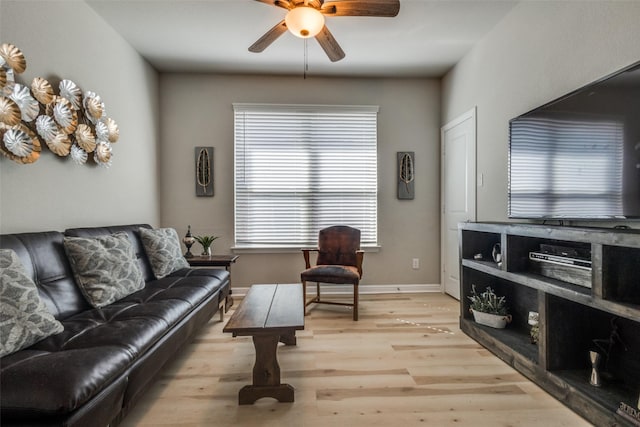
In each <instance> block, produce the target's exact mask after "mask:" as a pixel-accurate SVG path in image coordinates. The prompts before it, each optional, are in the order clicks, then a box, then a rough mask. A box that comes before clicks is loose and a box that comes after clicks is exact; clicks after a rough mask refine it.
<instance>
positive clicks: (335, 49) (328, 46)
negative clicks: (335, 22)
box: [316, 25, 345, 62]
mask: <svg viewBox="0 0 640 427" xmlns="http://www.w3.org/2000/svg"><path fill="white" fill-rule="evenodd" d="M316 40H318V43H320V46H321V47H322V49H323V50H324V52H325V53H326V54H327V56H328V57H329V59H330V60H331V62H336V61H340V60H341V59H342V58H344V57H345V54H344V51H343V50H342V48H341V47H340V45H339V44H338V42H337V41H336V39H335V38H334V37H333V34H331V31H329V29H328V28H327V26H326V25H325V26H324V27H322V30H320V32H319V33H318V34H317V35H316Z"/></svg>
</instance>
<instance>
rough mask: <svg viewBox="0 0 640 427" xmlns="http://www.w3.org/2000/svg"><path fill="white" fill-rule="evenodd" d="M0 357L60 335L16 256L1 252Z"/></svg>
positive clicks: (60, 328)
mask: <svg viewBox="0 0 640 427" xmlns="http://www.w3.org/2000/svg"><path fill="white" fill-rule="evenodd" d="M0 307H2V310H1V311H0V357H2V356H6V355H8V354H11V353H15V352H16V351H18V350H22V349H23V348H26V347H29V346H30V345H33V344H35V343H37V342H38V341H40V340H43V339H44V338H46V337H48V336H50V335H54V334H58V333H60V332H62V331H63V329H64V327H63V326H62V323H60V322H58V321H57V320H56V319H55V318H54V317H53V315H52V314H51V313H49V311H47V307H46V306H45V304H44V302H43V301H42V299H41V298H40V294H38V288H37V287H36V284H35V283H33V281H32V280H31V278H30V277H29V276H28V275H27V272H26V271H25V269H24V266H23V265H22V263H21V262H20V258H18V255H16V253H15V252H14V251H13V250H11V249H0Z"/></svg>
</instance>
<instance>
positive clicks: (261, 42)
mask: <svg viewBox="0 0 640 427" xmlns="http://www.w3.org/2000/svg"><path fill="white" fill-rule="evenodd" d="M286 31H287V24H286V23H285V22H284V19H283V20H282V21H280V22H279V23H278V24H277V25H276V26H275V27H273V28H272V29H270V30H269V31H267V32H266V33H265V34H264V35H263V36H262V37H260V38H259V39H258V40H257V41H256V42H255V43H254V44H252V45H251V46H250V47H249V52H256V53H259V52H262V51H263V50H265V49H266V48H267V47H269V45H270V44H271V43H273V42H274V41H275V40H276V39H277V38H278V37H280V36H281V35H282V34H283V33H285V32H286Z"/></svg>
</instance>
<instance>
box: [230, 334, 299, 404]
mask: <svg viewBox="0 0 640 427" xmlns="http://www.w3.org/2000/svg"><path fill="white" fill-rule="evenodd" d="M278 341H280V336H279V335H254V336H253V345H254V347H255V350H256V363H255V365H254V366H253V384H252V385H247V386H244V387H242V389H240V393H238V403H239V404H240V405H250V404H252V403H254V402H255V401H256V400H258V399H260V398H263V397H273V398H274V399H277V400H278V401H280V402H293V398H294V396H293V387H291V386H290V385H289V384H280V365H278V357H277V351H278Z"/></svg>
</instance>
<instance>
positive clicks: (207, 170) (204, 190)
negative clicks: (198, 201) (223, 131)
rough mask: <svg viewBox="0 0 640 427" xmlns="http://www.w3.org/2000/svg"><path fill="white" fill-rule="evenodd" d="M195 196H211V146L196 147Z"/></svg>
mask: <svg viewBox="0 0 640 427" xmlns="http://www.w3.org/2000/svg"><path fill="white" fill-rule="evenodd" d="M195 154H196V196H199V197H213V147H196V152H195Z"/></svg>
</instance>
